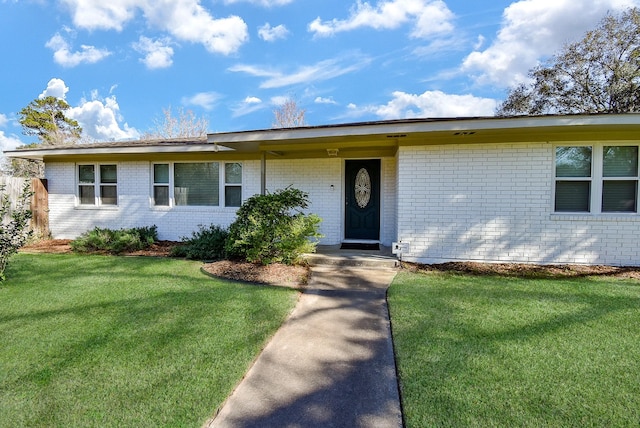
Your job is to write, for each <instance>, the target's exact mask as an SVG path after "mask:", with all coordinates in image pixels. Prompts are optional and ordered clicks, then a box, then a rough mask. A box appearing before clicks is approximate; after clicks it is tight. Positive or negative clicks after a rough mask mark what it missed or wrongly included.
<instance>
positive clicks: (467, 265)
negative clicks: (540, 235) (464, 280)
mask: <svg viewBox="0 0 640 428" xmlns="http://www.w3.org/2000/svg"><path fill="white" fill-rule="evenodd" d="M402 267H403V268H405V269H407V270H410V271H413V272H426V273H429V272H455V273H463V274H470V275H501V276H511V277H519V278H571V277H584V276H608V277H615V278H633V279H640V267H616V266H601V265H596V266H586V265H534V264H524V263H476V262H450V263H441V264H432V265H425V264H415V263H403V264H402Z"/></svg>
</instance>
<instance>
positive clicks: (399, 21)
mask: <svg viewBox="0 0 640 428" xmlns="http://www.w3.org/2000/svg"><path fill="white" fill-rule="evenodd" d="M453 18H454V15H453V13H452V12H451V10H449V8H448V7H447V5H446V3H445V2H444V1H442V0H388V1H379V2H378V4H377V5H376V6H375V7H374V6H371V4H369V3H368V2H362V1H360V0H358V1H357V3H356V4H355V5H354V6H353V7H352V8H351V14H350V16H349V18H347V19H335V18H334V19H332V20H331V21H322V19H320V17H318V18H316V19H315V20H314V21H313V22H311V23H310V24H309V26H308V29H309V31H311V32H312V33H315V35H316V36H318V37H323V36H324V37H326V36H332V35H334V34H336V33H340V32H344V31H352V30H355V29H358V28H362V27H370V28H374V29H376V30H391V29H396V28H398V27H400V26H401V25H404V24H406V23H409V22H411V23H412V24H413V29H412V31H411V37H415V38H427V37H431V36H434V35H440V34H445V33H449V32H451V31H452V30H453V24H452V20H453Z"/></svg>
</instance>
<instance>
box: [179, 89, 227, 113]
mask: <svg viewBox="0 0 640 428" xmlns="http://www.w3.org/2000/svg"><path fill="white" fill-rule="evenodd" d="M219 99H220V94H218V93H217V92H199V93H197V94H195V95H192V96H190V97H184V98H182V104H185V105H194V106H198V107H202V108H203V109H205V110H212V109H213V108H214V107H215V105H216V103H217V102H218V100H219Z"/></svg>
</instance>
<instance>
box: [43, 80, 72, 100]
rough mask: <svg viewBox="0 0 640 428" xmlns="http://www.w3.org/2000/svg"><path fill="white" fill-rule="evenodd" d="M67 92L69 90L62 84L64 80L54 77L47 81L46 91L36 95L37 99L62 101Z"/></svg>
mask: <svg viewBox="0 0 640 428" xmlns="http://www.w3.org/2000/svg"><path fill="white" fill-rule="evenodd" d="M67 92H69V88H68V87H67V85H66V84H65V83H64V80H62V79H58V78H57V77H54V78H53V79H51V80H49V83H47V89H45V90H44V91H42V93H41V94H40V95H38V98H40V99H42V98H45V97H55V98H59V99H61V100H64V99H65V98H66V96H67Z"/></svg>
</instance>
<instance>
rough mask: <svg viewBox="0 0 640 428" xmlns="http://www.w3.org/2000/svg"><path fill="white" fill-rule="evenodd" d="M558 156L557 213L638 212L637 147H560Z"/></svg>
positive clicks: (556, 161)
mask: <svg viewBox="0 0 640 428" xmlns="http://www.w3.org/2000/svg"><path fill="white" fill-rule="evenodd" d="M555 155H556V159H555V167H556V168H555V176H556V181H555V211H556V212H585V213H586V212H597V213H614V212H617V213H620V212H622V213H635V212H637V209H638V147H637V146H593V147H592V146H560V147H556V153H555Z"/></svg>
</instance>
